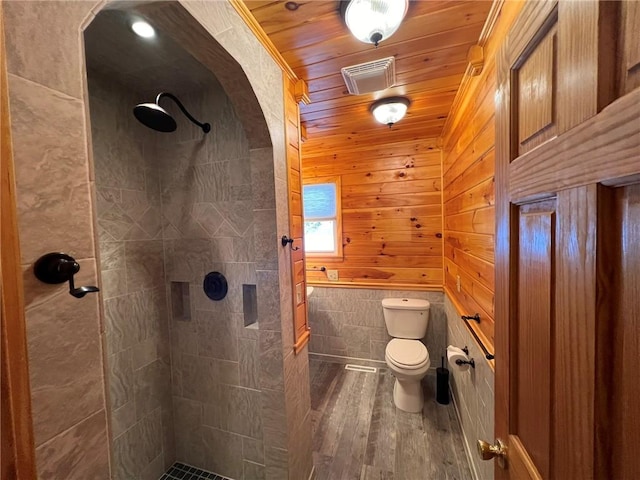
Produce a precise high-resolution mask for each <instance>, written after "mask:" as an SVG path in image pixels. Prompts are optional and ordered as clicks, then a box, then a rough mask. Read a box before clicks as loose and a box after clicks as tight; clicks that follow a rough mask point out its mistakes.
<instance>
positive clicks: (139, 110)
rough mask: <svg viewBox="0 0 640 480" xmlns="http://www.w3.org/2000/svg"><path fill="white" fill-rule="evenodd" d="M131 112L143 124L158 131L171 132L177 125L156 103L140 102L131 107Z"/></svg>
mask: <svg viewBox="0 0 640 480" xmlns="http://www.w3.org/2000/svg"><path fill="white" fill-rule="evenodd" d="M133 114H134V115H135V117H136V118H137V119H138V121H139V122H140V123H142V124H143V125H144V126H146V127H149V128H152V129H153V130H157V131H158V132H173V131H175V129H176V128H177V127H178V126H177V125H176V121H175V120H174V119H173V117H172V116H171V115H169V113H168V112H167V111H166V110H165V109H164V108H162V107H161V106H160V105H158V104H156V103H141V104H139V105H136V107H135V108H134V109H133Z"/></svg>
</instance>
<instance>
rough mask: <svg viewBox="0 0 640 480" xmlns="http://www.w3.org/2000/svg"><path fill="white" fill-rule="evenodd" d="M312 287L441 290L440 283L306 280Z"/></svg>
mask: <svg viewBox="0 0 640 480" xmlns="http://www.w3.org/2000/svg"><path fill="white" fill-rule="evenodd" d="M307 285H309V286H313V287H328V288H371V289H375V290H416V291H421V292H443V287H442V285H420V284H415V283H373V282H372V283H364V282H309V281H308V282H307Z"/></svg>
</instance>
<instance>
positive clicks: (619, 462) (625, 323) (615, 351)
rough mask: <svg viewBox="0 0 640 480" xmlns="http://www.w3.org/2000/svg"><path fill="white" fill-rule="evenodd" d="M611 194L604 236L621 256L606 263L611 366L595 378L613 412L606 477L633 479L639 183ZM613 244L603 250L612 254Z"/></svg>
mask: <svg viewBox="0 0 640 480" xmlns="http://www.w3.org/2000/svg"><path fill="white" fill-rule="evenodd" d="M608 190H612V189H608ZM613 195H614V199H613V202H614V205H613V206H614V209H612V210H613V211H611V210H610V214H609V215H608V217H607V219H606V221H607V225H608V227H609V230H608V234H607V237H608V238H610V239H612V242H616V243H619V247H620V248H619V249H615V250H614V251H616V252H623V254H622V255H616V256H611V257H610V258H608V259H607V260H608V261H609V262H611V271H612V272H613V273H614V274H616V275H615V276H614V277H613V278H614V281H613V282H612V283H613V288H610V289H607V291H609V292H611V297H610V302H609V306H608V308H606V310H604V311H603V312H602V313H603V315H602V317H601V318H600V320H601V321H602V322H603V323H604V322H606V324H607V325H608V326H609V327H610V328H609V329H607V330H605V332H607V333H610V335H611V336H610V342H609V344H605V343H604V342H602V348H603V350H605V351H606V352H608V353H609V355H608V357H607V358H608V359H609V363H608V364H606V363H605V364H604V365H603V368H602V369H601V370H600V372H599V374H600V375H599V379H598V380H599V381H598V384H601V385H607V384H609V385H611V389H610V390H609V392H607V393H608V396H607V399H606V400H605V402H607V400H608V403H604V404H602V405H601V408H602V409H603V410H604V409H606V411H608V412H611V413H612V415H611V417H612V418H611V417H610V418H607V419H603V421H602V422H601V424H602V429H601V432H603V433H606V432H610V435H611V438H612V445H611V449H610V450H609V451H607V453H609V454H610V456H609V457H605V458H604V459H602V460H603V462H607V461H608V460H610V462H611V464H610V465H607V467H608V470H609V471H610V472H611V477H610V478H616V479H618V478H620V479H634V478H638V476H639V474H640V455H638V451H639V450H640V416H639V415H637V414H634V413H635V412H637V411H638V406H637V402H638V398H640V382H639V381H638V368H637V362H638V359H640V342H639V341H638V331H640V313H639V312H640V184H635V185H628V186H625V187H621V188H616V189H615V192H614V193H613ZM612 233H613V235H612ZM612 246H614V245H611V244H609V245H606V248H608V250H609V251H611V250H612V248H611V247H612ZM603 281H605V280H603ZM603 300H605V301H606V298H605V299H603ZM605 332H603V333H605ZM603 400H604V398H603ZM607 420H608V421H607Z"/></svg>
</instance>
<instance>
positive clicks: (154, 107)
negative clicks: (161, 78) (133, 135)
mask: <svg viewBox="0 0 640 480" xmlns="http://www.w3.org/2000/svg"><path fill="white" fill-rule="evenodd" d="M162 97H167V98H170V99H171V100H173V101H174V102H175V103H176V105H178V107H179V108H180V110H182V113H184V115H185V116H186V117H187V118H188V119H189V120H191V121H192V122H193V123H195V124H196V125H198V126H199V127H200V128H201V129H202V131H203V132H204V133H209V132H210V131H211V125H209V124H208V123H200V122H199V121H198V120H196V119H195V118H193V117H192V116H191V114H190V113H189V112H188V111H187V109H186V108H184V105H182V102H180V100H178V98H177V97H176V96H175V95H172V94H171V93H168V92H160V93H159V94H158V96H157V97H156V101H155V103H140V104H138V105H136V106H135V108H134V109H133V114H134V116H135V117H136V118H137V119H138V121H139V122H140V123H142V124H143V125H145V126H146V127H149V128H151V129H153V130H157V131H158V132H173V131H175V129H176V128H177V124H176V121H175V119H174V118H173V117H172V116H171V115H170V114H169V112H167V111H166V110H165V109H164V108H162V107H161V106H160V99H161V98H162Z"/></svg>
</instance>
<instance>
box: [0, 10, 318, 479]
mask: <svg viewBox="0 0 640 480" xmlns="http://www.w3.org/2000/svg"><path fill="white" fill-rule="evenodd" d="M180 5H182V6H184V9H186V10H187V11H188V12H189V14H190V15H191V16H192V17H193V18H194V19H195V20H196V21H197V22H198V23H199V24H200V25H202V26H203V27H204V29H205V30H206V31H207V32H208V33H209V34H210V35H211V36H213V37H214V38H216V39H217V40H218V41H219V42H220V45H222V47H223V48H224V49H225V50H226V51H228V52H230V53H231V55H232V56H233V57H234V58H235V60H236V61H237V62H238V63H239V65H240V66H241V68H242V71H243V72H244V73H245V74H246V75H247V78H248V80H249V82H250V83H251V85H252V86H253V89H254V92H255V98H254V97H253V96H252V95H249V96H246V95H244V96H243V97H242V98H239V97H238V96H237V95H236V98H234V101H236V102H239V104H244V105H245V106H246V105H248V104H250V103H251V102H253V105H254V107H252V111H258V110H259V109H255V100H256V99H257V101H258V102H259V104H260V109H261V110H262V112H261V113H262V115H264V118H265V119H266V123H267V125H268V128H269V133H270V135H271V144H272V148H273V156H271V157H270V159H269V160H270V161H271V162H272V163H273V169H274V174H275V180H274V181H275V198H274V200H275V204H272V203H270V196H269V195H267V196H266V197H265V198H266V200H267V201H266V202H265V203H264V205H263V204H261V205H260V206H261V207H262V208H261V209H255V207H256V205H253V207H254V209H255V210H254V212H253V214H254V227H253V228H254V249H255V261H256V268H257V271H256V275H257V277H258V278H259V276H260V275H264V276H265V278H267V277H268V278H269V280H268V285H264V288H266V289H268V288H272V289H275V290H274V291H275V292H278V293H279V295H276V296H275V298H280V305H278V307H280V311H279V312H278V311H276V310H274V308H277V307H276V306H271V305H272V304H271V303H269V304H268V305H266V304H265V305H264V306H262V307H261V306H260V305H259V309H260V308H261V309H262V311H263V312H264V314H265V318H267V317H268V318H270V319H271V320H270V321H271V322H272V324H271V326H270V328H265V329H264V330H261V331H260V332H259V334H258V336H257V338H253V337H252V338H243V339H242V340H240V339H239V340H238V341H239V345H240V343H242V344H243V348H242V349H241V348H239V349H238V355H239V358H241V357H242V358H243V359H246V360H247V365H250V364H251V362H253V365H255V363H258V364H259V368H258V370H259V374H258V375H257V376H256V374H255V369H254V367H252V368H249V369H244V370H242V371H239V372H238V376H239V377H241V378H243V379H244V380H242V381H243V382H246V383H247V384H250V385H257V383H256V378H258V380H257V381H258V382H259V385H260V389H261V390H262V392H263V393H262V395H261V397H260V403H261V410H262V412H263V418H266V417H265V414H266V413H267V412H270V413H273V414H272V415H269V418H270V419H271V420H272V421H271V423H270V425H269V426H267V424H266V422H263V431H264V436H263V437H264V440H265V443H266V444H267V445H269V446H268V447H267V448H265V449H264V451H262V450H261V448H260V442H259V441H258V442H257V441H254V439H253V438H252V437H250V436H246V437H244V436H243V437H242V451H243V465H242V468H243V474H246V476H247V477H250V478H261V476H262V473H260V472H263V473H264V476H265V478H268V479H274V480H275V479H278V480H281V479H283V478H296V479H299V478H302V479H304V478H307V476H308V473H309V472H310V470H311V449H310V446H309V442H307V435H310V429H303V428H302V427H300V428H298V430H303V433H301V434H300V435H298V436H296V428H295V426H300V425H303V424H305V422H307V423H308V420H306V419H307V418H308V411H309V403H308V399H307V398H306V394H305V393H304V392H300V393H297V390H296V387H295V386H296V385H298V383H299V382H302V381H307V382H308V370H307V369H306V368H305V367H306V365H307V363H306V352H304V353H303V354H300V355H297V356H295V357H291V354H290V352H291V343H292V339H293V335H292V334H291V328H292V314H291V305H290V298H291V297H290V293H291V285H290V283H291V280H290V271H289V267H288V265H289V263H288V258H287V255H288V253H287V252H286V251H284V250H282V249H279V248H278V245H277V238H278V235H282V234H284V233H287V232H286V230H288V226H286V225H285V221H284V219H286V218H287V200H288V199H287V198H286V181H287V180H286V162H285V140H284V118H283V113H284V112H283V103H282V99H283V95H282V76H281V72H280V69H279V68H278V67H277V65H276V64H275V63H274V62H273V60H272V59H271V58H270V57H269V55H268V53H267V52H266V51H265V50H264V48H263V47H262V46H261V45H260V44H259V42H258V41H257V39H256V38H255V37H254V36H253V34H252V33H251V32H250V31H249V29H248V27H247V26H246V25H245V24H244V22H243V21H242V19H241V18H240V17H239V16H238V15H237V13H236V12H235V10H234V9H233V7H232V6H231V5H230V4H229V3H228V2H191V1H185V2H178V7H179V8H183V7H181V6H180ZM103 6H104V2H102V1H100V2H98V1H96V2H89V1H87V2H71V1H69V2H47V1H42V2H19V1H9V2H5V7H4V14H5V29H6V35H7V52H8V59H7V60H8V70H9V74H10V75H9V79H10V83H9V98H10V108H11V115H12V134H13V142H14V156H15V164H16V170H17V171H16V176H17V201H18V215H19V218H18V221H19V230H20V236H21V247H22V264H23V268H24V270H25V298H26V307H27V311H26V313H27V334H28V341H29V362H30V373H31V386H32V396H33V415H34V429H35V436H36V455H37V462H38V464H37V467H38V471H39V476H40V478H43V479H56V480H57V479H60V478H65V479H69V480H75V479H87V478H99V479H102V478H109V476H110V473H109V441H108V437H107V421H106V414H105V385H106V384H105V381H104V378H103V373H102V372H103V352H102V350H101V345H102V343H103V341H102V334H101V332H102V329H103V327H102V320H101V316H100V313H99V303H98V296H95V295H89V296H87V297H85V298H84V299H82V300H78V299H75V298H73V297H71V296H69V295H68V294H67V292H66V287H65V286H60V287H55V286H54V287H52V286H48V285H43V284H40V283H38V282H37V281H36V280H35V279H34V278H33V277H32V276H31V275H30V273H29V270H30V269H31V268H32V264H33V262H34V261H35V260H36V259H37V258H38V257H39V256H40V255H42V254H44V253H47V252H49V251H54V250H65V251H67V252H68V253H70V254H72V255H74V256H75V257H76V259H78V260H79V261H80V264H81V267H82V269H81V271H80V274H79V276H78V283H79V284H96V283H97V282H98V274H97V268H98V267H97V260H96V251H95V247H94V245H95V243H96V238H97V237H96V233H95V231H94V228H97V227H96V224H97V219H96V218H94V214H93V211H94V210H93V207H92V205H93V204H94V202H97V200H95V199H94V198H92V188H93V187H92V182H93V173H92V168H91V163H90V153H89V150H90V148H88V145H89V144H90V143H89V139H88V124H87V121H86V118H85V117H86V115H87V111H88V105H86V103H85V99H86V98H87V89H86V81H85V73H84V56H83V55H84V52H83V47H82V31H83V29H84V28H85V27H86V26H87V25H88V24H89V23H90V21H91V19H92V18H93V16H94V15H95V13H96V12H98V11H99V10H100V9H101V8H103ZM185 28H186V27H185ZM185 31H186V30H185ZM189 31H192V30H191V29H189ZM231 84H232V82H231V83H228V85H231ZM227 91H228V92H229V94H230V95H231V96H232V97H233V96H234V94H238V93H242V91H241V90H239V91H235V90H234V89H232V88H229V89H228V90H227ZM249 110H251V109H249ZM242 111H243V112H245V111H247V109H246V108H244V107H243V109H242ZM243 118H249V117H243ZM245 128H249V130H248V131H252V132H254V131H255V132H258V134H260V135H262V134H261V133H260V129H256V128H255V127H253V126H252V125H247V124H246V122H245ZM263 139H264V136H262V137H261V140H260V141H259V142H258V143H254V144H253V145H255V146H264V143H263ZM253 155H254V152H250V159H251V161H252V162H253V158H254V157H253ZM255 155H259V153H258V152H256V153H255ZM263 155H264V153H263ZM267 156H269V155H267ZM256 171H257V170H256ZM139 179H140V177H139V172H138V171H137V170H135V169H134V170H132V171H131V172H129V173H128V174H127V175H126V176H125V177H124V178H123V180H124V181H130V180H131V181H132V182H133V181H138V180H139ZM135 186H136V185H134V184H132V185H131V186H129V188H127V189H130V188H131V187H135ZM266 188H267V189H268V187H266ZM132 189H133V190H135V188H132ZM145 189H146V185H145ZM261 200H262V199H261ZM133 203H134V204H136V200H135V199H134V202H133ZM203 215H205V216H206V212H204V213H203ZM117 217H118V216H117V215H115V216H114V218H113V223H112V224H111V226H112V227H114V228H115V229H116V231H119V230H118V228H119V226H120V225H121V224H120V219H119V218H117ZM135 223H136V224H137V226H138V227H140V229H141V230H142V231H143V232H145V233H147V234H149V235H151V234H152V232H150V231H149V230H153V228H151V227H152V225H153V219H152V218H151V219H149V218H147V219H143V218H140V219H138V220H137V221H136V222H135ZM204 223H205V224H206V223H207V222H204ZM145 227H146V228H145ZM136 232H137V233H136V235H140V232H139V231H137V230H136ZM132 235H133V233H132ZM126 241H127V242H130V244H131V246H130V247H129V253H130V254H131V255H133V256H134V257H135V256H137V255H144V254H145V253H146V251H145V249H144V248H136V244H135V242H136V241H144V242H147V241H150V240H148V239H146V238H145V239H136V238H133V237H132V238H130V239H127V240H126ZM116 243H117V241H116ZM139 245H140V244H139ZM139 245H138V246H139ZM149 245H151V243H150V244H149ZM114 248H116V250H117V248H120V247H119V246H117V245H114ZM239 248H240V247H239ZM117 257H118V255H117V254H114V257H113V258H117ZM126 257H127V249H126V245H125V259H126ZM142 263H145V262H141V263H138V265H142ZM145 265H146V263H145ZM112 267H113V268H110V269H109V270H118V269H122V268H124V281H125V282H126V283H123V276H122V272H113V271H112V273H110V274H107V275H105V278H104V282H103V284H101V287H102V288H103V289H104V290H106V292H105V293H107V294H114V295H116V296H117V294H120V295H125V293H126V292H127V291H128V288H129V287H128V285H129V280H131V283H132V285H140V286H141V290H140V291H138V292H136V294H138V295H142V293H141V292H144V291H145V290H153V289H154V288H155V287H154V286H153V285H154V284H153V278H152V277H153V276H154V271H153V270H150V269H147V268H136V267H131V266H130V267H129V268H127V263H126V262H125V265H124V267H123V266H122V264H118V263H117V261H116V263H115V264H114V265H113V266H112ZM154 268H159V267H158V266H156V267H154ZM107 271H108V270H107V269H105V273H106V272H107ZM261 271H263V272H265V273H264V274H261V273H260V272H261ZM276 277H277V286H276V285H274V281H275V278H276ZM258 288H259V289H260V288H261V287H260V282H259V281H258ZM127 295H128V293H127ZM258 297H259V298H258V301H259V303H262V302H267V300H266V299H265V296H264V295H262V296H261V295H260V290H259V295H258ZM127 308H128V307H127ZM232 313H233V312H232ZM276 318H278V319H279V320H280V323H279V324H278V322H277V321H276V320H275V319H276ZM267 324H268V321H267ZM253 342H255V344H254V343H253ZM274 343H275V346H274ZM152 344H153V342H149V344H147V346H149V349H148V350H145V349H142V350H141V353H142V352H144V354H141V356H140V358H137V359H134V358H133V353H132V358H131V360H130V361H131V365H132V368H133V364H134V362H139V363H136V365H142V364H144V363H145V362H146V360H147V359H148V358H150V357H152V356H153V353H152V352H153V347H152ZM256 345H257V346H258V352H259V353H258V357H257V359H256V358H255V357H254V358H253V359H249V358H248V357H249V356H250V355H251V352H253V353H255V349H254V348H255V346H256ZM150 352H151V353H150ZM243 352H244V353H243ZM104 353H105V354H106V352H104ZM114 353H115V352H112V354H114ZM285 353H286V354H287V355H285ZM156 354H157V351H156ZM147 355H149V356H147ZM124 357H126V355H124ZM285 358H290V359H289V360H288V362H290V363H291V365H293V366H295V368H292V369H290V370H289V371H290V372H292V373H291V374H290V375H288V376H287V377H286V379H285V375H284V371H285ZM209 360H210V361H211V362H212V363H214V364H215V363H217V362H225V361H227V360H221V359H215V358H212V359H209ZM128 361H129V359H128V358H124V360H123V364H124V365H125V369H126V368H128V367H127V365H128V363H127V362H128ZM238 363H240V361H239V362H238ZM152 364H153V362H152ZM239 370H240V369H239ZM218 371H219V372H220V373H221V374H222V373H223V370H218ZM252 372H253V373H252ZM152 375H155V373H152ZM251 382H253V383H251ZM143 388H144V387H143ZM291 389H293V390H291ZM292 392H293V394H292ZM125 398H128V397H125ZM296 402H301V406H299V405H298V406H297V404H296ZM127 403H128V402H127V401H125V402H124V405H126V404H127ZM134 403H135V402H134ZM136 407H139V408H140V409H141V410H144V411H145V412H146V409H147V407H148V408H149V409H150V411H149V412H148V416H146V417H144V418H147V420H148V422H147V421H145V422H140V427H139V428H140V429H148V430H149V432H151V433H149V434H148V436H155V437H156V438H157V436H158V435H157V434H158V430H157V426H158V425H159V424H162V425H165V424H168V423H169V422H168V421H165V420H164V419H160V420H158V413H160V414H161V413H162V409H161V408H160V410H158V409H157V407H156V408H155V409H154V408H153V407H152V406H145V405H143V404H139V405H137V406H136ZM185 412H187V413H189V412H188V409H185ZM129 415H131V413H129ZM288 415H294V417H292V418H294V421H293V422H291V424H288V423H287V420H286V419H287V416H288ZM301 416H302V417H303V418H299V417H301ZM129 420H131V418H130V417H129ZM176 421H177V420H176ZM234 428H235V427H234ZM154 429H155V430H154ZM127 431H131V429H130V430H127ZM220 431H221V432H223V430H220ZM267 431H269V432H270V433H268V434H267ZM304 432H306V433H304ZM299 437H302V439H303V440H304V441H299V442H298V440H297V439H298V438H299ZM272 438H281V439H282V441H281V442H280V445H281V446H279V447H277V446H272V444H270V443H267V439H269V440H271V439H272ZM245 439H246V440H245ZM293 439H296V440H293ZM227 440H228V438H227V436H225V435H222V434H221V436H220V437H215V436H209V437H207V441H208V444H209V445H210V446H211V447H212V448H217V447H221V448H222V443H225V448H226V445H229V444H227V443H226V441H227ZM296 442H297V443H296ZM123 444H124V443H123ZM233 445H234V449H237V448H238V447H239V445H238V444H233ZM274 445H275V444H274ZM163 448H164V447H163ZM156 451H157V445H156V446H154V445H145V455H147V454H148V457H150V456H152V455H153V453H154V452H156ZM131 461H132V462H135V461H137V460H131ZM261 461H262V462H263V463H261ZM159 463H160V462H159V460H158V457H156V460H154V461H152V463H151V464H149V469H148V471H149V472H150V471H152V470H153V469H158V468H160V467H159ZM261 465H264V468H261Z"/></svg>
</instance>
